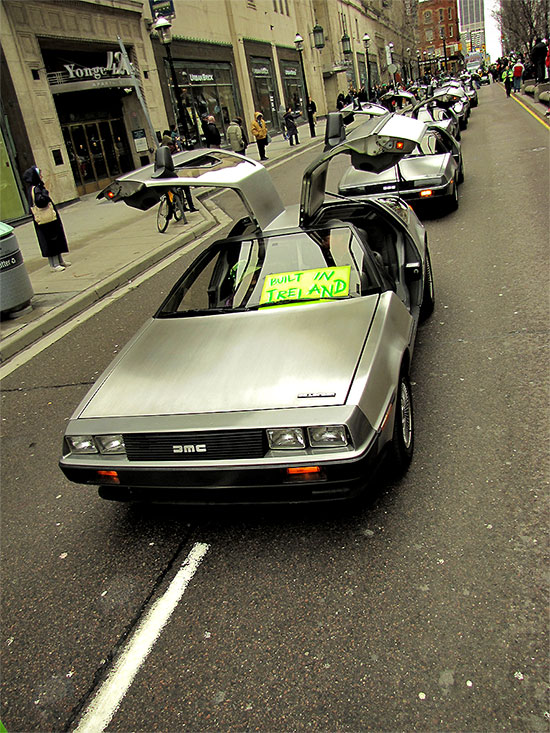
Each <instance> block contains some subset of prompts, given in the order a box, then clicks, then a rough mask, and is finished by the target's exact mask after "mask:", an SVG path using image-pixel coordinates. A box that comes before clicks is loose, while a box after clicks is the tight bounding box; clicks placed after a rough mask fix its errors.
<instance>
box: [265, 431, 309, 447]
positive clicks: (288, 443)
mask: <svg viewBox="0 0 550 733" xmlns="http://www.w3.org/2000/svg"><path fill="white" fill-rule="evenodd" d="M266 432H267V441H268V443H269V447H270V448H272V449H276V450H277V449H279V450H281V449H283V450H300V449H302V448H305V447H306V441H305V439H304V431H303V430H302V428H270V429H269V430H267V431H266Z"/></svg>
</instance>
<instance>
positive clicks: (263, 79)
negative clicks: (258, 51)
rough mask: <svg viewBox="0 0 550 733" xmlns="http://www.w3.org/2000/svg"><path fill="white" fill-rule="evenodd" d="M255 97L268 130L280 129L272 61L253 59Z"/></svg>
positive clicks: (258, 110)
mask: <svg viewBox="0 0 550 733" xmlns="http://www.w3.org/2000/svg"><path fill="white" fill-rule="evenodd" d="M251 68H252V79H253V82H254V84H253V89H252V91H253V96H254V104H255V107H256V110H255V111H257V112H261V113H262V114H263V116H264V120H265V122H266V125H267V127H268V129H270V130H278V129H280V123H279V115H278V113H277V109H278V107H279V102H278V98H277V93H276V86H275V81H274V76H273V69H272V66H271V60H270V59H262V58H253V59H251Z"/></svg>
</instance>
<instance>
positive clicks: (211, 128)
mask: <svg viewBox="0 0 550 733" xmlns="http://www.w3.org/2000/svg"><path fill="white" fill-rule="evenodd" d="M203 130H204V136H205V137H206V147H207V148H211V147H212V148H219V147H220V145H221V142H222V139H221V135H220V131H219V130H218V128H217V127H216V120H215V118H214V117H213V116H212V115H210V116H209V117H208V119H207V121H206V125H205V126H204V127H203Z"/></svg>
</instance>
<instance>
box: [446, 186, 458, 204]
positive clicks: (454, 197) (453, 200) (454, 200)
mask: <svg viewBox="0 0 550 733" xmlns="http://www.w3.org/2000/svg"><path fill="white" fill-rule="evenodd" d="M447 202H448V203H447V209H448V210H449V211H456V210H457V209H458V184H457V183H456V182H455V183H453V190H452V191H451V193H450V194H449V196H448V197H447Z"/></svg>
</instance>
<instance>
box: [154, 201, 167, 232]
mask: <svg viewBox="0 0 550 733" xmlns="http://www.w3.org/2000/svg"><path fill="white" fill-rule="evenodd" d="M169 221H170V205H169V203H168V197H167V196H163V197H162V198H161V200H160V204H159V207H158V210H157V229H158V230H159V232H160V233H161V234H162V233H163V232H165V231H166V229H167V228H168V222H169Z"/></svg>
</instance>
